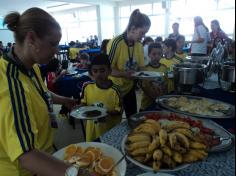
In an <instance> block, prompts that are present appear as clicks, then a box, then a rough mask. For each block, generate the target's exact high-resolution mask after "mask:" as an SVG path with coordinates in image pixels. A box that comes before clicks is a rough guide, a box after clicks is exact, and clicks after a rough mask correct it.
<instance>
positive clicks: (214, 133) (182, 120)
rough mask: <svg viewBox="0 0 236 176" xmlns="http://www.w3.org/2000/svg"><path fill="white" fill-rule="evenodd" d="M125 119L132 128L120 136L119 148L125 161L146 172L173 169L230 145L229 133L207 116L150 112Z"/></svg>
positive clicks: (231, 142) (226, 148) (182, 167)
mask: <svg viewBox="0 0 236 176" xmlns="http://www.w3.org/2000/svg"><path fill="white" fill-rule="evenodd" d="M129 121H130V122H129V124H132V125H131V128H132V131H131V132H130V133H129V134H128V135H126V136H125V137H124V138H123V140H122V144H121V149H122V151H123V152H126V153H127V159H128V160H129V161H131V162H132V163H134V164H135V165H137V166H139V167H141V168H143V169H144V170H145V171H149V172H150V171H151V172H153V171H154V172H164V173H165V172H167V173H170V172H176V171H179V170H182V169H184V168H186V167H188V166H190V164H192V163H194V162H197V161H202V160H205V159H206V158H207V157H208V155H209V153H211V152H223V151H226V150H229V149H230V148H232V146H233V136H232V135H231V134H230V133H229V132H227V131H226V130H224V129H223V128H222V127H220V126H219V125H217V124H215V123H214V122H213V121H211V120H208V119H202V120H198V119H196V118H194V117H187V116H185V115H181V114H177V113H173V112H168V111H150V112H141V113H138V114H135V115H133V116H132V117H131V118H130V119H129ZM221 139H225V140H221Z"/></svg>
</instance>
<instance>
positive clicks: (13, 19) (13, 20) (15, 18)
mask: <svg viewBox="0 0 236 176" xmlns="http://www.w3.org/2000/svg"><path fill="white" fill-rule="evenodd" d="M19 21H20V14H19V13H18V12H12V13H9V14H8V15H7V16H5V18H4V21H3V25H7V28H8V29H9V30H11V31H15V30H16V27H17V24H18V23H19Z"/></svg>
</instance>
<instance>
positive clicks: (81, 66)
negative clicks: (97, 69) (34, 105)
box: [76, 53, 90, 69]
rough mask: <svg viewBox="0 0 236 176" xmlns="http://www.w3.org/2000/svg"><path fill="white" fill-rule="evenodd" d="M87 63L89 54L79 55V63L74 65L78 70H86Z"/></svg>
mask: <svg viewBox="0 0 236 176" xmlns="http://www.w3.org/2000/svg"><path fill="white" fill-rule="evenodd" d="M89 61H90V60H89V54H88V53H81V54H80V55H79V63H78V64H77V65H76V67H77V68H79V69H88V65H89Z"/></svg>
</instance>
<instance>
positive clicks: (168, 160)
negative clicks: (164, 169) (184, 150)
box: [162, 155, 176, 168]
mask: <svg viewBox="0 0 236 176" xmlns="http://www.w3.org/2000/svg"><path fill="white" fill-rule="evenodd" d="M162 162H163V163H165V164H166V165H167V166H168V167H169V168H175V167H176V162H175V161H174V160H172V159H171V157H170V156H168V155H163V158H162Z"/></svg>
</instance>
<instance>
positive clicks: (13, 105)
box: [0, 56, 53, 176]
mask: <svg viewBox="0 0 236 176" xmlns="http://www.w3.org/2000/svg"><path fill="white" fill-rule="evenodd" d="M33 69H34V71H35V73H36V75H37V77H38V78H39V84H41V86H42V88H43V89H44V90H45V91H47V88H46V86H45V85H44V83H43V81H42V78H41V76H40V70H39V68H38V66H37V65H34V66H33ZM0 134H1V137H0V175H2V176H32V175H33V174H32V173H30V172H28V171H26V170H24V169H22V168H21V167H20V165H19V162H18V157H19V156H20V155H22V154H23V153H25V152H27V151H30V150H32V149H38V150H40V151H44V152H52V141H53V132H52V128H51V127H50V123H49V116H48V108H47V105H46V104H45V101H44V100H43V98H42V97H41V95H40V94H39V93H38V91H37V89H36V87H35V85H34V84H33V83H32V80H31V78H30V77H29V76H27V75H26V74H25V73H23V71H22V69H20V67H19V66H18V65H17V64H16V63H14V62H13V61H11V60H10V59H9V58H8V57H7V56H4V58H3V59H0Z"/></svg>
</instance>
